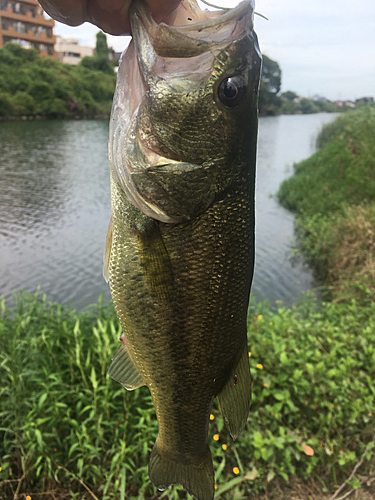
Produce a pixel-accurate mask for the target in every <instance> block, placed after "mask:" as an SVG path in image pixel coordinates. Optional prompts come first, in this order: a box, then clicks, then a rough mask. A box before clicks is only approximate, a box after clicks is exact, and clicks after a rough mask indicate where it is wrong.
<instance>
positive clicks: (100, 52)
mask: <svg viewBox="0 0 375 500" xmlns="http://www.w3.org/2000/svg"><path fill="white" fill-rule="evenodd" d="M95 55H97V56H106V57H107V59H108V55H109V48H108V44H107V37H106V35H105V34H104V33H103V32H102V31H99V32H98V33H97V34H96V49H95Z"/></svg>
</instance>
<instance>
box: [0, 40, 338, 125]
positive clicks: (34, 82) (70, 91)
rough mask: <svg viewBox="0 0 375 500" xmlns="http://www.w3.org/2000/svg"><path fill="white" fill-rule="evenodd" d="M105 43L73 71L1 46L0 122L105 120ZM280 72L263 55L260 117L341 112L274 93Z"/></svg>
mask: <svg viewBox="0 0 375 500" xmlns="http://www.w3.org/2000/svg"><path fill="white" fill-rule="evenodd" d="M108 54H109V49H108V45H107V37H106V35H105V34H104V33H102V32H99V33H98V34H97V35H96V51H95V55H94V56H93V57H84V58H83V59H82V60H81V61H80V63H79V64H78V65H77V66H70V65H68V64H63V63H61V62H59V61H55V60H54V59H53V58H51V57H43V56H40V55H39V53H38V52H37V51H36V50H34V49H24V48H22V47H20V46H19V45H16V44H12V43H7V44H5V45H4V47H3V48H2V49H0V118H9V117H24V116H26V117H35V116H37V117H45V118H98V117H108V116H109V113H110V110H111V103H112V98H113V94H114V90H115V84H116V74H115V71H114V64H113V63H112V62H111V61H110V60H109V57H108ZM280 88H281V69H280V66H279V64H278V63H277V62H276V61H273V60H272V59H270V58H269V57H267V56H266V55H263V69H262V75H261V82H260V92H259V112H260V115H277V114H297V113H304V114H305V113H317V112H320V111H326V112H327V111H328V112H334V111H343V110H345V107H339V106H337V105H336V104H335V103H333V102H330V101H327V100H312V99H308V98H304V97H299V96H298V95H297V94H296V93H295V92H292V91H286V92H283V93H280Z"/></svg>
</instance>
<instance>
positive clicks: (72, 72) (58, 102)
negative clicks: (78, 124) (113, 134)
mask: <svg viewBox="0 0 375 500" xmlns="http://www.w3.org/2000/svg"><path fill="white" fill-rule="evenodd" d="M107 62H108V64H110V63H109V60H107ZM108 73H111V74H106V73H103V71H97V70H95V69H92V70H91V69H88V68H85V67H83V66H78V67H72V66H69V65H67V64H63V63H61V62H58V61H55V60H54V59H53V58H51V57H43V56H40V55H39V54H38V53H37V52H36V51H30V50H29V49H23V48H22V47H20V46H19V45H15V44H6V45H5V46H4V48H2V49H0V74H1V78H0V93H1V95H2V97H1V103H0V116H4V117H8V116H21V115H29V114H32V115H35V114H36V115H41V116H46V117H49V118H61V117H77V116H80V117H85V118H90V117H96V116H98V115H101V116H103V115H105V116H109V113H110V110H111V104H112V98H113V93H114V90H115V83H116V77H115V75H114V72H113V67H112V66H111V72H109V71H108ZM8 94H13V96H12V98H11V97H10V96H9V97H8ZM25 94H27V95H28V96H29V97H28V98H27V97H26V96H25Z"/></svg>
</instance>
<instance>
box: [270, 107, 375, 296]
mask: <svg viewBox="0 0 375 500" xmlns="http://www.w3.org/2000/svg"><path fill="white" fill-rule="evenodd" d="M318 140H319V145H320V149H319V151H318V152H317V153H315V154H314V155H313V156H312V157H311V158H309V159H307V160H304V161H302V162H301V163H299V164H297V165H295V173H294V175H293V176H292V177H290V178H289V179H287V180H286V181H284V182H283V183H282V185H281V187H280V190H279V192H278V198H279V200H280V202H281V203H282V204H283V205H284V206H285V207H286V208H289V209H290V210H293V211H295V212H297V222H296V228H297V232H298V235H299V237H300V238H299V242H300V247H301V250H302V252H303V254H304V255H305V256H306V257H307V259H308V260H309V261H310V263H312V264H313V265H315V267H316V269H317V270H318V272H319V273H320V275H321V276H322V277H323V278H324V279H325V280H326V283H327V285H328V288H329V289H330V290H331V292H332V293H333V297H334V298H335V299H336V300H346V299H348V298H350V297H351V296H353V294H354V295H356V296H358V297H361V299H362V300H373V298H374V292H375V259H374V255H375V108H373V107H363V108H362V109H360V110H358V111H354V112H349V113H347V114H345V115H342V116H341V117H339V118H338V119H337V120H336V121H335V122H333V123H331V124H328V125H327V126H326V127H324V129H323V131H322V132H321V134H320V136H319V139H318Z"/></svg>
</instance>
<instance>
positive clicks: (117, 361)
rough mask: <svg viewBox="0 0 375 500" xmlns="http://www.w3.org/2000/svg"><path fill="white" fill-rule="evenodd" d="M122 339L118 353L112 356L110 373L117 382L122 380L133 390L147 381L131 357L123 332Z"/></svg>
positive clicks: (122, 382)
mask: <svg viewBox="0 0 375 500" xmlns="http://www.w3.org/2000/svg"><path fill="white" fill-rule="evenodd" d="M120 341H121V346H120V347H119V348H118V349H117V351H116V354H115V355H114V356H113V358H112V364H111V366H110V367H109V370H108V375H109V376H110V377H111V378H112V379H113V380H115V381H116V382H120V384H122V385H123V386H124V387H125V389H127V390H128V391H133V390H134V389H138V388H139V387H141V386H142V385H145V383H144V382H143V378H142V375H141V374H140V373H139V371H138V370H137V368H136V367H135V365H134V363H133V361H132V360H131V358H130V355H129V352H128V350H127V348H126V346H125V343H124V341H123V334H122V336H121V338H120Z"/></svg>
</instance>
